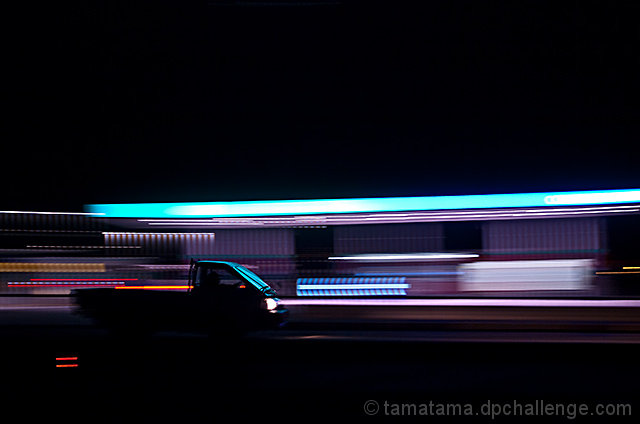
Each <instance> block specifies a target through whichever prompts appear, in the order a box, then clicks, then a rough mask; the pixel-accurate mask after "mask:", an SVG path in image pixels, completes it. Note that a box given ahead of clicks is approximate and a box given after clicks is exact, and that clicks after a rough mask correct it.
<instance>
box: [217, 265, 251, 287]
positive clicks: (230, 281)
mask: <svg viewBox="0 0 640 424" xmlns="http://www.w3.org/2000/svg"><path fill="white" fill-rule="evenodd" d="M216 272H217V273H218V275H219V276H220V285H221V286H235V285H242V284H244V281H242V280H241V279H240V278H238V277H236V276H235V275H233V274H231V273H230V272H229V271H227V270H225V269H216Z"/></svg>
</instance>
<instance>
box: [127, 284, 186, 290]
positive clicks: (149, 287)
mask: <svg viewBox="0 0 640 424" xmlns="http://www.w3.org/2000/svg"><path fill="white" fill-rule="evenodd" d="M189 288H190V286H187V285H182V286H117V287H115V289H118V290H188V289H189Z"/></svg>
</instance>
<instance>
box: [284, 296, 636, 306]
mask: <svg viewBox="0 0 640 424" xmlns="http://www.w3.org/2000/svg"><path fill="white" fill-rule="evenodd" d="M281 302H282V304H283V305H284V306H380V307H384V306H394V307H396V306H398V307H402V306H425V307H428V306H486V307H493V306H504V307H528V308H545V307H552V308H565V307H566V308H637V307H640V300H624V299H620V300H600V299H468V298H467V299H306V298H305V299H281Z"/></svg>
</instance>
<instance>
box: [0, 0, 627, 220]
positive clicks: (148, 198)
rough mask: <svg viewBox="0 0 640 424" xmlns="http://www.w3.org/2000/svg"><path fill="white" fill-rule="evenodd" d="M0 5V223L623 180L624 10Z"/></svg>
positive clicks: (536, 4) (501, 5) (596, 4)
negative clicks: (27, 216)
mask: <svg viewBox="0 0 640 424" xmlns="http://www.w3.org/2000/svg"><path fill="white" fill-rule="evenodd" d="M2 7H3V9H4V10H3V11H2V13H1V14H0V16H2V17H1V22H0V28H1V31H2V40H3V43H2V59H3V60H2V92H1V93H0V94H1V98H0V102H1V104H2V121H3V124H2V134H1V137H2V154H1V155H0V158H1V161H2V165H1V168H0V172H1V178H2V186H3V190H2V196H1V198H0V199H1V200H0V209H3V210H24V209H36V210H81V209H82V205H83V204H86V203H101V202H103V203H109V202H114V203H117V202H154V201H217V200H241V199H246V200H252V199H256V200H258V199H294V198H333V197H366V196H404V195H438V194H474V193H478V194H481V193H501V192H525V191H552V190H588V189H609V188H637V187H640V181H639V180H640V175H639V173H638V171H637V163H638V156H637V153H636V152H635V148H636V145H637V140H638V135H639V133H640V132H639V131H638V115H639V107H638V94H640V93H639V90H638V89H639V86H638V85H639V84H638V75H640V66H639V65H640V59H639V49H638V47H639V46H640V43H639V41H640V40H639V37H640V29H639V25H638V22H639V20H638V18H639V17H640V13H638V12H639V11H640V5H639V4H638V3H637V2H635V1H566V2H565V1H549V2H544V1H518V2H512V1H492V2H489V1H460V0H447V1H440V0H437V1H429V2H407V1H348V0H347V1H343V2H322V1H319V2H315V3H314V2H290V1H287V0H284V1H282V2H279V3H278V2H262V3H261V2H232V1H220V2H204V1H193V2H181V1H149V2H131V1H122V2H118V1H104V2H98V1H88V2H40V3H39V2H35V3H31V2H30V3H28V4H27V3H26V2H16V4H13V5H6V6H2Z"/></svg>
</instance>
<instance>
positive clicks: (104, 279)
mask: <svg viewBox="0 0 640 424" xmlns="http://www.w3.org/2000/svg"><path fill="white" fill-rule="evenodd" d="M30 280H31V281H138V279H137V278H30Z"/></svg>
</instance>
